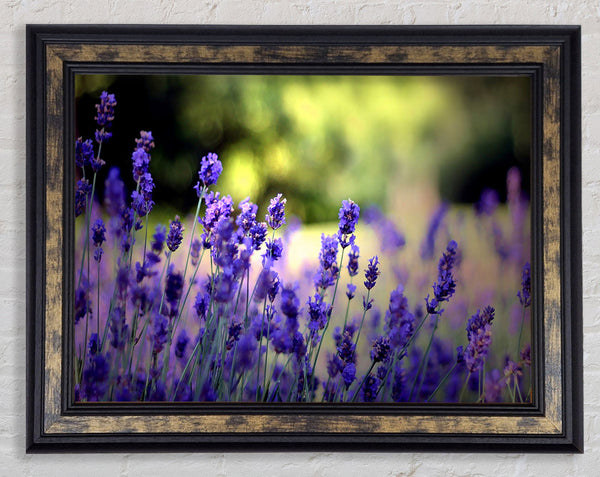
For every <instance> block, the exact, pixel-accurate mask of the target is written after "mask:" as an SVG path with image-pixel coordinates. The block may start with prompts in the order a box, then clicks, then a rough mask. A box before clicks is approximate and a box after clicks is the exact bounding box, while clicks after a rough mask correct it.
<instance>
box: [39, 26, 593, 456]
mask: <svg viewBox="0 0 600 477" xmlns="http://www.w3.org/2000/svg"><path fill="white" fill-rule="evenodd" d="M417 33H418V34H419V35H418V36H416V34H417ZM578 41H579V29H578V28H576V27H571V28H568V27H563V28H557V27H546V28H544V27H537V28H535V29H532V27H528V28H521V29H519V28H512V29H511V28H510V27H509V28H495V29H494V28H490V27H485V28H484V27H471V28H469V27H463V28H462V29H461V28H450V27H448V28H443V27H439V28H437V29H436V28H429V29H427V28H422V29H418V28H415V29H410V28H401V27H396V28H394V27H391V28H386V29H381V28H379V29H374V28H359V27H356V28H354V29H352V28H337V29H336V28H304V29H302V28H296V29H294V28H292V29H289V28H288V29H284V28H267V27H257V28H239V27H238V28H234V27H213V28H210V27H204V28H201V27H170V28H169V27H163V28H161V27H135V28H131V29H128V28H126V27H112V28H111V27H105V28H102V27H96V28H91V27H90V28H85V27H67V26H63V27H52V28H51V27H41V26H29V27H28V94H29V96H28V116H29V117H28V121H29V123H28V124H29V129H28V134H29V136H28V148H29V149H28V200H29V205H28V260H29V261H28V293H29V296H28V304H29V309H28V320H29V323H28V330H29V333H28V360H29V362H28V373H29V376H28V384H29V388H28V400H29V402H28V449H29V450H30V451H35V450H42V451H47V450H56V449H64V448H65V446H67V447H68V446H69V445H71V446H73V448H88V449H90V448H95V449H113V450H120V449H122V448H128V449H131V448H132V446H137V447H140V446H141V447H148V446H153V445H157V446H158V445H161V446H163V447H162V448H165V449H166V448H169V449H173V448H177V449H179V448H181V449H184V448H185V449H188V448H189V447H190V446H192V447H193V448H214V447H215V446H221V447H225V448H229V449H233V448H235V449H241V448H248V449H252V448H265V449H273V448H274V446H276V448H281V447H285V448H291V447H292V446H300V447H299V448H302V449H307V448H310V447H315V446H316V447H319V448H322V447H323V446H324V445H329V446H333V447H336V448H354V449H359V448H363V447H364V446H365V444H368V445H370V446H371V448H373V447H372V446H373V445H378V446H379V447H380V448H382V449H391V448H394V449H414V448H420V449H440V448H445V449H454V450H460V449H465V450H467V449H468V450H469V451H471V450H473V449H479V450H489V449H498V448H501V449H506V450H524V449H533V450H560V451H572V452H577V451H581V449H582V444H581V441H582V439H581V434H582V432H581V356H580V353H581V351H580V345H579V349H578V348H577V346H578V343H581V329H580V328H581V319H580V301H581V286H580V276H578V273H579V275H580V268H579V267H580V248H581V245H580V236H581V233H580V229H579V228H578V225H577V223H576V222H577V218H578V216H579V214H580V205H579V203H578V200H579V196H578V194H579V187H580V186H579V184H578V183H577V178H578V174H579V162H578V161H579V157H578V154H579V149H578V147H579V138H578V128H579V123H578V118H577V112H578V111H579V107H580V106H579V104H578V101H579V96H578V94H579V90H578V88H579V86H578V78H579V64H578V61H579V59H578V58H579V57H578V55H579V43H578ZM211 65H218V66H219V67H226V68H233V69H235V68H244V67H253V68H258V69H260V68H277V67H279V68H289V67H295V66H298V65H302V67H303V68H305V69H308V70H310V69H311V68H315V67H316V68H319V67H331V68H334V69H335V68H336V67H337V68H342V69H343V68H369V67H373V68H382V67H383V68H385V67H398V68H400V69H402V68H405V69H406V71H408V72H409V74H410V72H412V71H423V72H427V71H431V72H432V73H431V74H448V72H449V73H452V74H462V73H463V71H467V72H468V71H479V70H478V68H479V69H481V71H487V69H489V68H492V67H493V68H496V69H497V71H500V72H501V73H500V74H528V75H530V76H531V77H532V78H533V80H532V84H533V90H532V93H533V94H532V96H533V98H534V103H533V110H534V125H533V131H534V138H533V141H532V142H533V144H534V148H533V151H532V152H533V157H534V163H533V164H532V173H533V174H532V175H533V177H534V180H533V184H532V191H533V194H532V198H533V206H534V213H533V214H532V215H533V216H534V217H533V218H532V226H533V227H532V230H533V236H532V237H533V238H532V242H533V250H532V262H533V272H532V275H533V289H534V292H535V296H534V303H533V314H532V316H533V318H534V320H533V323H534V325H533V326H534V327H533V332H534V335H535V337H537V346H536V347H535V351H536V352H534V353H533V354H534V360H535V369H536V370H537V371H536V373H537V380H536V381H535V382H536V383H538V389H537V390H536V394H535V396H536V399H534V405H533V406H531V407H527V406H521V407H516V406H512V407H511V406H492V405H484V406H480V407H476V406H461V405H453V406H442V405H426V406H423V405H421V406H397V407H393V406H385V407H378V406H370V407H364V406H357V405H354V406H349V407H344V406H343V405H342V407H341V408H337V409H336V408H327V407H323V406H321V407H317V408H311V407H310V406H307V405H303V406H300V405H297V406H288V407H278V408H273V407H268V406H266V407H263V408H261V407H260V406H256V405H255V406H245V405H240V404H238V405H235V406H234V405H230V406H221V407H218V406H217V407H214V408H211V407H210V406H209V405H206V404H204V405H203V404H196V405H195V407H194V406H191V407H190V406H187V407H185V406H177V405H174V404H171V405H168V406H151V405H139V404H138V405H137V406H131V405H130V406H129V407H127V406H125V407H119V406H113V407H111V406H110V405H100V406H96V407H94V406H91V405H87V406H83V408H82V407H78V406H76V405H74V403H73V402H72V396H71V395H70V392H69V390H68V386H66V383H68V381H69V369H70V368H69V365H68V363H67V362H66V360H65V359H66V356H67V355H66V354H65V353H66V351H68V346H67V343H68V340H69V339H70V336H71V335H70V332H69V326H68V325H69V323H70V322H69V319H70V313H72V312H70V310H69V303H72V300H71V301H68V299H69V297H72V293H73V290H72V282H70V280H69V279H68V271H67V270H68V264H69V259H68V252H67V251H68V246H69V244H70V242H71V240H72V238H71V235H72V227H73V223H72V219H70V218H69V214H66V215H65V210H71V209H70V208H67V207H68V205H69V204H70V203H72V198H71V197H70V196H72V186H71V185H70V182H73V181H72V180H71V181H70V182H69V180H67V179H68V178H69V175H70V177H73V174H74V173H73V171H72V170H71V169H70V167H69V166H68V164H69V162H68V161H67V160H66V158H68V157H70V152H69V151H67V148H66V147H65V138H66V137H67V138H68V137H69V136H68V134H67V130H68V127H69V126H68V124H69V121H70V120H71V114H72V113H71V111H70V105H71V103H70V100H69V97H68V96H69V88H70V87H71V86H72V85H71V80H70V78H71V77H72V75H73V74H74V73H73V72H74V71H78V68H82V67H87V68H96V69H98V70H104V71H122V70H123V71H124V70H126V69H128V68H130V69H131V68H134V69H135V68H136V67H144V68H155V69H156V68H157V69H159V70H160V69H162V70H163V71H164V70H169V71H171V70H173V69H177V68H185V67H187V66H192V67H200V68H204V67H210V66H211ZM536 111H538V113H537V117H536ZM67 143H68V142H67ZM536 158H537V159H536ZM71 162H72V161H71ZM70 201H71V202H70ZM536 210H538V213H537V214H536V212H535V211H536ZM40 227H43V228H40ZM578 231H579V233H578ZM338 406H339V405H338ZM153 443H154V444H153ZM467 444H468V445H469V446H468V447H467ZM361 446H362V447H361Z"/></svg>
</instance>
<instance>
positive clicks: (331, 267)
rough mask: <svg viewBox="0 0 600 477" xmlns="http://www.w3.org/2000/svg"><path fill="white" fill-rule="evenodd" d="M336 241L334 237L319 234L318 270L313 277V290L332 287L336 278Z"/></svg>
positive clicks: (337, 271)
mask: <svg viewBox="0 0 600 477" xmlns="http://www.w3.org/2000/svg"><path fill="white" fill-rule="evenodd" d="M337 252H338V239H337V237H336V236H335V235H328V236H326V235H325V234H321V251H320V252H319V264H320V266H319V270H318V271H317V274H316V276H315V280H314V283H315V288H316V289H317V290H318V289H319V288H323V289H325V288H328V287H330V286H332V285H333V284H334V283H335V281H336V279H337V276H338V273H339V270H338V267H337Z"/></svg>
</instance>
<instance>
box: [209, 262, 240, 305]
mask: <svg viewBox="0 0 600 477" xmlns="http://www.w3.org/2000/svg"><path fill="white" fill-rule="evenodd" d="M236 290H237V282H236V281H235V277H234V276H233V273H231V272H229V271H227V270H223V271H222V272H221V273H219V274H218V275H217V277H216V278H215V281H214V283H213V299H214V300H215V301H216V302H217V303H229V302H230V301H231V300H232V299H233V296H234V294H235V292H236Z"/></svg>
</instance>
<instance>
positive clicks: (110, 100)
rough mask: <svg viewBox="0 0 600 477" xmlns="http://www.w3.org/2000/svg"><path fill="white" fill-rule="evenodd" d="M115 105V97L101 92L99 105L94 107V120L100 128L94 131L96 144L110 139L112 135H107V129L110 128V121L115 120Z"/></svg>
mask: <svg viewBox="0 0 600 477" xmlns="http://www.w3.org/2000/svg"><path fill="white" fill-rule="evenodd" d="M116 105H117V102H116V101H115V95H114V94H108V93H107V92H106V91H102V94H101V95H100V104H97V105H96V116H95V118H94V119H95V120H96V123H98V126H99V127H100V130H96V142H98V143H101V142H103V141H106V140H107V139H110V138H111V137H112V133H109V132H108V131H107V128H109V127H110V126H111V124H112V121H113V120H114V119H115V106H116Z"/></svg>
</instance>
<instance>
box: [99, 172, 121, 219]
mask: <svg viewBox="0 0 600 477" xmlns="http://www.w3.org/2000/svg"><path fill="white" fill-rule="evenodd" d="M104 206H105V209H106V211H107V212H108V215H110V216H111V217H115V216H117V215H119V214H120V213H121V208H122V207H124V206H125V184H124V183H123V181H122V180H121V178H120V176H119V169H118V168H116V167H113V168H111V169H110V171H109V172H108V177H107V178H106V181H104Z"/></svg>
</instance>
